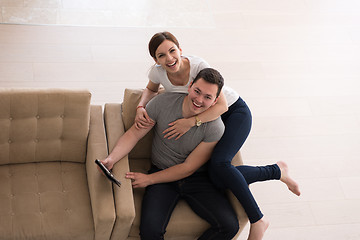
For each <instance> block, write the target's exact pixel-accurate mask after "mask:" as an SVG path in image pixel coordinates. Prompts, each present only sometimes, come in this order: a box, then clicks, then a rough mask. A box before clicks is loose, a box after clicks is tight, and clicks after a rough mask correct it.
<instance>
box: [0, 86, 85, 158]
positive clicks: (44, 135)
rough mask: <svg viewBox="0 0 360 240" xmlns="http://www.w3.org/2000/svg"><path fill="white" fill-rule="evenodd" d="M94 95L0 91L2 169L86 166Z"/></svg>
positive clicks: (57, 91) (73, 92)
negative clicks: (7, 166) (66, 163)
mask: <svg viewBox="0 0 360 240" xmlns="http://www.w3.org/2000/svg"><path fill="white" fill-rule="evenodd" d="M90 99H91V94H90V93H89V92H88V91H82V90H75V91H72V90H60V89H52V90H49V89H46V90H45V89H44V90H30V89H28V90H19V89H10V90H9V89H2V90H0V129H1V131H0V152H1V154H0V165H5V164H14V163H29V162H48V161H69V162H85V154H86V143H87V136H88V132H89V120H90Z"/></svg>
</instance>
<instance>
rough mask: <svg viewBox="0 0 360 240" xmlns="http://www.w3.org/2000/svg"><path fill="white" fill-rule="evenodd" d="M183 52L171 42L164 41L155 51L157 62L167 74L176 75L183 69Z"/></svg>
mask: <svg viewBox="0 0 360 240" xmlns="http://www.w3.org/2000/svg"><path fill="white" fill-rule="evenodd" d="M181 54H182V50H181V49H180V48H178V47H177V46H176V44H175V43H173V42H172V41H170V40H164V41H163V42H162V43H161V44H160V45H159V47H158V48H157V49H156V51H155V57H156V59H155V61H156V63H157V64H159V65H161V66H162V67H163V68H164V69H165V70H166V71H167V72H170V73H175V72H177V71H179V69H180V67H181Z"/></svg>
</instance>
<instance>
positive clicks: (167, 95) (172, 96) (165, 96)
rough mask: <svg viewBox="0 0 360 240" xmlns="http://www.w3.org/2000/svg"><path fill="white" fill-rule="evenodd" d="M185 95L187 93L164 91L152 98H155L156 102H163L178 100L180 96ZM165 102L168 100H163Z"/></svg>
mask: <svg viewBox="0 0 360 240" xmlns="http://www.w3.org/2000/svg"><path fill="white" fill-rule="evenodd" d="M185 95H186V94H185V93H178V92H163V93H160V94H158V95H156V96H155V97H154V98H153V99H152V100H154V101H155V102H159V101H160V102H162V101H165V100H168V101H171V100H174V101H176V100H177V99H178V98H181V97H183V96H185ZM163 103H166V102H163Z"/></svg>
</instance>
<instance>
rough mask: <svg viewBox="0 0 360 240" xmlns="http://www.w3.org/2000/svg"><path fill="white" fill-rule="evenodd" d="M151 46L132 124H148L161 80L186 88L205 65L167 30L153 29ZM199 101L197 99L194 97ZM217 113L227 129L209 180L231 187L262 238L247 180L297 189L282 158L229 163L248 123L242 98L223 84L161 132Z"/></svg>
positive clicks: (170, 134) (263, 223)
mask: <svg viewBox="0 0 360 240" xmlns="http://www.w3.org/2000/svg"><path fill="white" fill-rule="evenodd" d="M149 52H150V55H151V57H152V58H153V59H154V60H155V63H156V64H155V66H154V67H153V68H152V69H151V70H150V72H149V83H148V85H147V87H146V89H145V90H144V92H143V95H142V97H141V100H140V102H139V104H138V106H137V110H136V117H135V126H136V127H137V128H146V127H148V126H151V125H152V124H153V122H152V120H151V119H150V118H149V116H148V115H147V113H146V110H145V106H146V104H147V103H148V102H149V101H150V99H151V98H153V97H154V96H155V95H156V94H158V91H159V86H160V84H161V85H162V86H163V87H164V88H165V91H175V92H185V93H186V92H187V88H188V85H189V84H190V83H191V82H192V80H193V79H194V78H195V76H196V75H197V73H198V72H199V71H200V70H202V69H204V68H207V67H209V64H208V63H206V62H205V61H204V60H203V59H201V58H198V57H194V56H182V50H181V48H180V45H179V42H178V41H177V39H176V38H175V36H173V35H172V34H171V33H169V32H160V33H156V34H155V35H154V36H153V37H152V38H151V40H150V42H149ZM193 105H194V107H195V108H196V107H200V106H201V102H193ZM219 116H221V118H222V120H223V122H224V125H225V132H224V135H223V136H222V138H221V139H220V141H219V142H218V144H217V145H216V147H215V149H214V151H213V154H212V156H211V160H210V164H209V175H210V177H211V179H212V181H213V183H214V184H215V185H216V186H218V187H221V188H224V189H230V190H231V191H232V192H233V193H234V195H235V196H236V198H237V199H238V200H239V201H240V203H241V204H242V206H243V207H244V209H245V212H246V213H247V215H248V218H249V220H250V223H251V225H250V233H249V238H248V239H262V237H263V235H264V233H265V231H266V229H267V227H268V225H269V222H268V220H267V219H266V218H265V217H264V216H263V214H262V213H261V211H260V209H259V207H258V205H257V203H256V201H255V199H254V197H253V196H252V194H251V192H250V190H249V187H248V185H249V184H251V183H254V182H258V181H266V180H270V179H280V180H281V181H282V182H284V183H285V184H286V185H287V186H288V188H289V189H290V190H291V191H292V192H293V193H294V194H296V195H300V191H299V187H298V185H297V183H296V182H295V181H294V180H292V179H291V178H290V177H289V175H288V169H287V165H286V164H285V163H284V162H278V163H277V164H273V165H269V166H264V167H251V166H237V167H235V166H233V165H232V164H231V160H232V159H233V157H234V156H235V154H236V153H237V152H238V151H239V149H240V148H241V146H242V145H243V144H244V142H245V140H246V138H247V136H248V135H249V132H250V128H251V121H252V117H251V112H250V110H249V108H248V106H247V105H246V103H245V102H244V101H243V100H242V99H241V98H240V97H239V95H238V94H237V93H236V92H235V91H234V90H232V89H230V88H228V87H226V86H224V87H223V90H222V92H221V93H220V96H219V100H218V102H217V103H216V104H215V105H214V106H212V107H211V108H209V109H208V110H207V111H205V112H203V113H201V114H199V115H197V116H195V117H191V118H188V119H186V118H183V119H178V120H176V121H175V122H172V123H170V124H169V128H168V129H166V130H165V131H164V132H163V133H164V137H166V138H175V140H176V139H178V138H180V137H181V136H182V135H184V134H185V133H186V132H187V131H188V130H189V129H190V128H191V127H194V126H200V125H201V124H202V122H209V121H212V120H215V119H216V118H218V117H219Z"/></svg>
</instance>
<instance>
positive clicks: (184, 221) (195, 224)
mask: <svg viewBox="0 0 360 240" xmlns="http://www.w3.org/2000/svg"><path fill="white" fill-rule="evenodd" d="M129 161H130V162H129V164H130V170H131V171H133V172H142V173H146V172H147V171H148V170H149V169H150V166H151V164H150V159H146V158H145V159H144V158H138V159H129ZM144 193H145V189H144V188H136V189H134V191H133V195H134V204H135V211H136V212H137V213H140V212H141V204H142V199H143V196H144ZM140 217H141V216H140V214H136V216H135V219H134V222H133V225H132V226H131V230H130V234H129V237H138V236H139V226H140ZM209 227H210V225H209V224H208V223H207V222H206V221H204V220H202V219H201V218H200V217H199V216H198V215H196V214H195V213H194V212H193V210H192V209H191V208H190V207H189V205H188V204H187V203H186V202H185V201H184V200H180V201H179V202H178V204H177V205H176V207H175V209H174V212H173V214H172V215H171V218H170V222H169V225H168V227H167V228H166V234H165V239H173V237H176V239H178V237H179V236H182V237H184V239H191V237H193V236H200V235H201V234H202V233H203V232H205V230H206V229H208V228H209ZM184 230H185V231H184Z"/></svg>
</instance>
